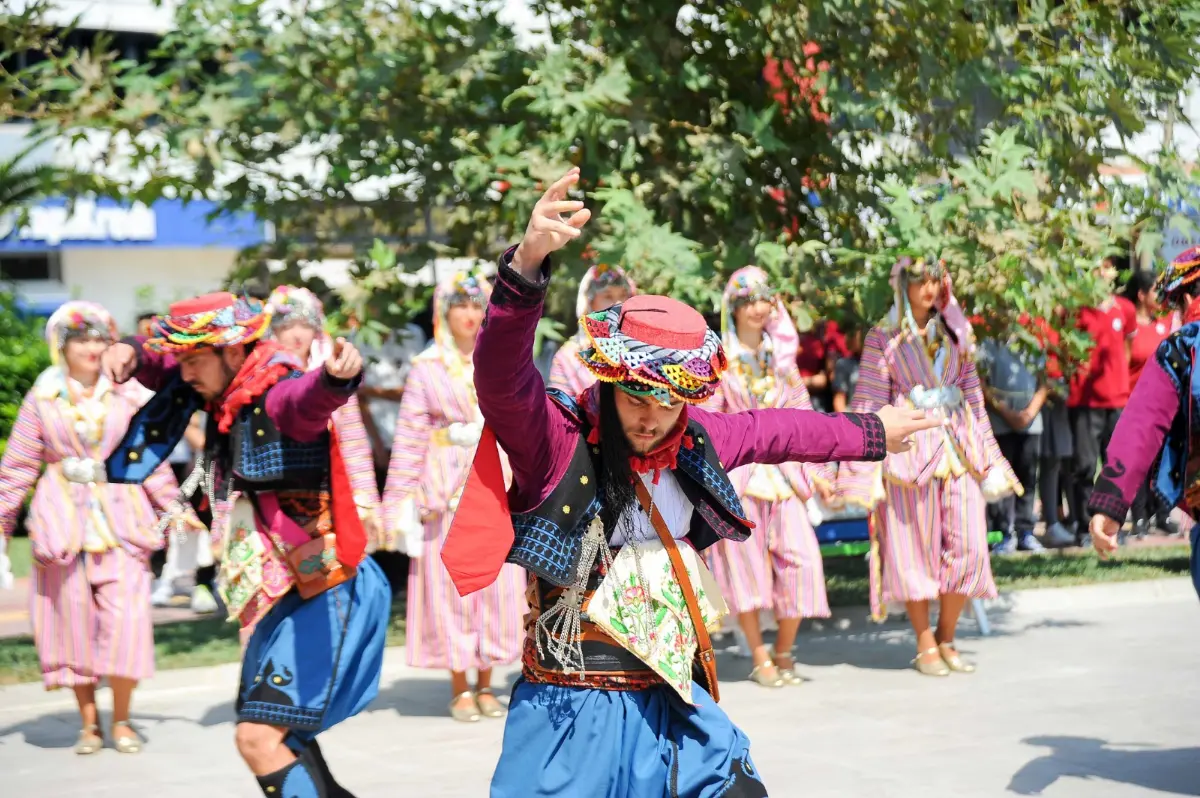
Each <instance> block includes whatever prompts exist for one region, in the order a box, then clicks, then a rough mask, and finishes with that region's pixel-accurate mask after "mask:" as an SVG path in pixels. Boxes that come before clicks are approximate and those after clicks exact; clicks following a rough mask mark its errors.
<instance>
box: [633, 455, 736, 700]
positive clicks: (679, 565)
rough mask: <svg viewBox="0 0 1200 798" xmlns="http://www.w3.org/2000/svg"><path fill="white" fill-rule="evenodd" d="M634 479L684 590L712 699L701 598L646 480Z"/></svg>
mask: <svg viewBox="0 0 1200 798" xmlns="http://www.w3.org/2000/svg"><path fill="white" fill-rule="evenodd" d="M633 481H634V487H635V488H636V490H637V497H638V501H640V502H641V503H642V509H643V510H645V511H646V514H647V515H649V516H650V524H651V526H653V527H654V531H655V532H657V533H658V539H659V540H660V541H662V544H663V548H664V549H666V550H667V556H668V557H669V558H670V559H671V568H672V569H674V571H675V578H676V579H677V580H679V587H680V589H681V590H682V591H683V600H684V602H685V603H686V604H687V609H688V615H689V616H691V619H692V626H693V627H695V629H696V643H697V647H698V648H697V651H696V656H697V657H699V658H700V665H701V667H703V668H704V671H705V673H706V674H707V675H708V678H709V682H710V683H709V684H708V685H706V687H708V691H709V692H710V693H711V694H712V697H713V700H714V701H720V700H721V698H720V694H719V693H718V691H717V658H716V655H715V654H713V647H712V638H711V637H709V636H708V628H707V627H706V626H705V625H704V617H703V616H702V615H701V614H700V602H699V601H698V600H697V599H696V591H695V589H693V587H692V579H691V577H690V576H688V571H687V567H686V566H685V565H684V564H683V558H682V557H680V556H679V546H678V545H677V544H676V543H675V537H674V536H673V535H672V534H671V530H670V529H668V528H667V522H666V521H665V520H663V517H662V514H661V513H659V511H658V508H657V507H656V506H655V505H654V502H653V501H652V500H651V499H650V491H648V490H646V483H644V482H642V480H641V478H640V477H637V476H635V477H634V478H633Z"/></svg>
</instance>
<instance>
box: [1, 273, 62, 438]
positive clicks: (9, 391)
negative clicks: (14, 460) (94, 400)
mask: <svg viewBox="0 0 1200 798" xmlns="http://www.w3.org/2000/svg"><path fill="white" fill-rule="evenodd" d="M44 326H45V321H44V320H42V319H24V318H22V317H21V316H20V315H18V313H17V311H16V307H15V304H14V300H13V296H12V294H11V293H5V292H0V374H2V375H4V377H3V379H0V455H3V453H4V448H5V446H6V445H7V443H8V434H9V432H11V431H12V425H13V422H14V421H16V420H17V413H18V412H19V411H20V409H21V401H22V400H23V399H24V398H25V394H26V393H28V391H29V389H30V388H31V387H32V386H33V381H34V380H36V379H37V376H38V374H41V373H42V370H43V369H44V368H46V367H47V366H49V365H50V353H49V351H48V350H47V348H46V342H45V340H44V338H43V337H42V330H43V328H44Z"/></svg>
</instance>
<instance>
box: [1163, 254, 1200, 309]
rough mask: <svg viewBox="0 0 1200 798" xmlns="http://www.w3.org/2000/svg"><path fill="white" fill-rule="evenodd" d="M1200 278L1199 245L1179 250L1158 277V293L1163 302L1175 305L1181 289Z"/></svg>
mask: <svg viewBox="0 0 1200 798" xmlns="http://www.w3.org/2000/svg"><path fill="white" fill-rule="evenodd" d="M1197 280H1200V246H1196V247H1192V248H1190V249H1185V250H1184V251H1183V252H1180V253H1179V254H1178V255H1176V256H1175V258H1174V259H1173V260H1172V261H1171V263H1170V264H1169V265H1168V266H1167V268H1166V270H1165V271H1163V273H1162V276H1161V277H1159V278H1158V295H1159V297H1161V298H1162V301H1163V303H1164V304H1171V305H1175V304H1177V303H1178V301H1179V298H1180V297H1181V296H1182V295H1183V294H1184V293H1185V292H1184V290H1183V289H1185V288H1187V287H1188V286H1189V285H1191V284H1192V283H1194V282H1196V281H1197Z"/></svg>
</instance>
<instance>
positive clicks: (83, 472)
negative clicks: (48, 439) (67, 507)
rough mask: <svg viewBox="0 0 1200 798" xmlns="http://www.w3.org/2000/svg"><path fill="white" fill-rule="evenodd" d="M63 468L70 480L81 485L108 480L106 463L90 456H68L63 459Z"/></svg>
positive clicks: (64, 474) (64, 473)
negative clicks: (105, 469)
mask: <svg viewBox="0 0 1200 798" xmlns="http://www.w3.org/2000/svg"><path fill="white" fill-rule="evenodd" d="M62 470H63V476H65V477H66V478H67V481H68V482H76V483H78V484H80V485H89V484H91V483H93V482H107V481H108V475H107V474H106V473H105V472H104V463H103V462H100V461H98V460H93V459H92V458H90V457H67V458H65V459H64V460H63V461H62Z"/></svg>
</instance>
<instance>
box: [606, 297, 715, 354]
mask: <svg viewBox="0 0 1200 798" xmlns="http://www.w3.org/2000/svg"><path fill="white" fill-rule="evenodd" d="M620 330H621V332H622V333H624V334H625V335H628V336H629V337H630V338H633V339H635V340H637V341H641V342H642V343H644V344H651V345H653V346H661V347H665V348H667V349H682V350H689V349H699V348H700V347H702V346H703V345H704V336H705V334H706V333H707V332H708V324H707V323H706V322H705V321H704V316H702V315H700V312H699V311H698V310H696V309H695V308H693V307H692V306H691V305H685V304H684V303H682V302H680V301H679V300H678V299H672V298H671V297H669V296H654V295H651V294H641V295H639V296H634V297H630V298H629V299H627V300H625V302H624V303H623V304H622V305H621V321H620Z"/></svg>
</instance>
